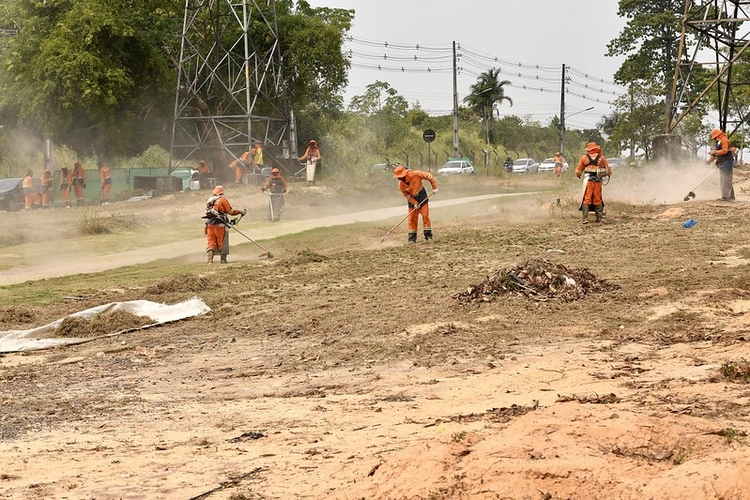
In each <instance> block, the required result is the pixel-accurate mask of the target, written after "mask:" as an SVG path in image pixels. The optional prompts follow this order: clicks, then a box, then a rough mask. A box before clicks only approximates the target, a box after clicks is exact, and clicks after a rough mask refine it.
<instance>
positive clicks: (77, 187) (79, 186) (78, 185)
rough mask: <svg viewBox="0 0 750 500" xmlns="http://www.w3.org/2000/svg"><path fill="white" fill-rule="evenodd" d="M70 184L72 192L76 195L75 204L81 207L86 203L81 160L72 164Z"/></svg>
mask: <svg viewBox="0 0 750 500" xmlns="http://www.w3.org/2000/svg"><path fill="white" fill-rule="evenodd" d="M71 175H72V184H73V192H74V193H75V195H76V206H77V207H82V206H84V205H85V204H86V200H85V198H84V195H83V190H84V189H86V171H85V170H84V169H83V165H81V162H78V161H77V162H75V163H74V164H73V172H72V174H71Z"/></svg>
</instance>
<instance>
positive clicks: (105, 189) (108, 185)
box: [102, 181, 112, 201]
mask: <svg viewBox="0 0 750 500" xmlns="http://www.w3.org/2000/svg"><path fill="white" fill-rule="evenodd" d="M110 191H112V181H110V182H107V181H104V184H102V201H109V193H110Z"/></svg>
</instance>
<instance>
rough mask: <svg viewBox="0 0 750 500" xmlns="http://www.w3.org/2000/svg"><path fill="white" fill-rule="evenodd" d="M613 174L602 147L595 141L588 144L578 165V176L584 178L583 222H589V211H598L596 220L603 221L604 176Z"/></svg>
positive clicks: (581, 208) (581, 209) (581, 207)
mask: <svg viewBox="0 0 750 500" xmlns="http://www.w3.org/2000/svg"><path fill="white" fill-rule="evenodd" d="M604 175H607V176H610V175H612V169H611V168H610V167H609V163H607V159H606V158H605V157H604V155H603V154H602V149H601V147H600V146H599V145H598V144H597V143H595V142H589V143H588V144H587V145H586V153H585V154H584V155H583V156H581V158H580V159H579V160H578V165H577V166H576V177H578V178H579V179H580V178H583V199H582V200H581V206H580V207H579V208H578V210H580V211H581V212H583V221H582V222H583V223H584V224H588V222H589V211H590V210H594V213H596V222H601V220H602V216H603V215H604V200H603V199H602V177H603V176H604Z"/></svg>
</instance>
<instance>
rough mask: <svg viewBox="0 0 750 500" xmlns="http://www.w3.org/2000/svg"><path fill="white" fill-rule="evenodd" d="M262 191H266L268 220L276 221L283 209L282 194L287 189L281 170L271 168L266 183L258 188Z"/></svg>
mask: <svg viewBox="0 0 750 500" xmlns="http://www.w3.org/2000/svg"><path fill="white" fill-rule="evenodd" d="M260 190H261V191H262V192H264V193H265V192H266V191H268V196H269V200H270V201H269V203H268V220H270V221H271V222H276V221H277V220H280V219H281V212H283V211H284V203H285V200H284V194H285V193H286V191H287V183H286V179H284V176H283V175H281V171H280V170H279V169H278V168H275V167H274V168H272V169H271V175H270V176H269V177H268V180H266V183H265V184H264V185H263V187H262V188H260Z"/></svg>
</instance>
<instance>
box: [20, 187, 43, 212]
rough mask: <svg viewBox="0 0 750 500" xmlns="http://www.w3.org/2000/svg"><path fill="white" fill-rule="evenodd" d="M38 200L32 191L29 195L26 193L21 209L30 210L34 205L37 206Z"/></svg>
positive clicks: (36, 194)
mask: <svg viewBox="0 0 750 500" xmlns="http://www.w3.org/2000/svg"><path fill="white" fill-rule="evenodd" d="M39 200H40V197H39V194H38V193H35V192H33V191H32V192H31V193H26V194H25V195H24V196H23V207H24V208H25V209H26V210H31V209H32V208H34V205H38V204H39Z"/></svg>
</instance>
